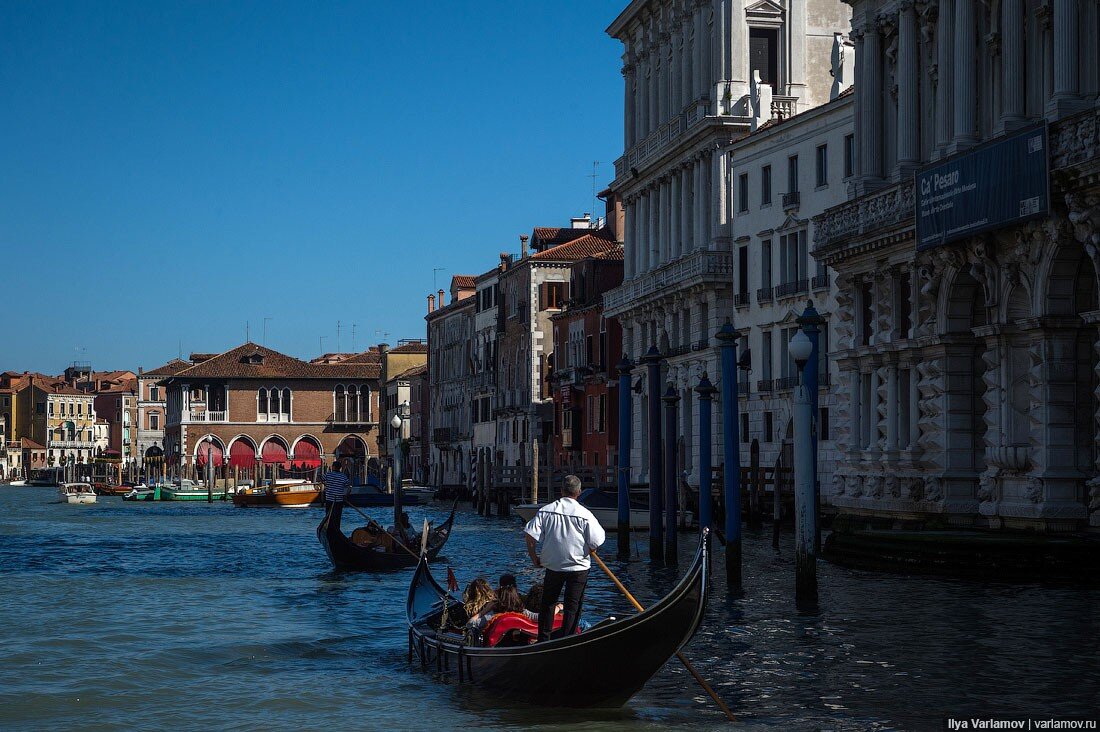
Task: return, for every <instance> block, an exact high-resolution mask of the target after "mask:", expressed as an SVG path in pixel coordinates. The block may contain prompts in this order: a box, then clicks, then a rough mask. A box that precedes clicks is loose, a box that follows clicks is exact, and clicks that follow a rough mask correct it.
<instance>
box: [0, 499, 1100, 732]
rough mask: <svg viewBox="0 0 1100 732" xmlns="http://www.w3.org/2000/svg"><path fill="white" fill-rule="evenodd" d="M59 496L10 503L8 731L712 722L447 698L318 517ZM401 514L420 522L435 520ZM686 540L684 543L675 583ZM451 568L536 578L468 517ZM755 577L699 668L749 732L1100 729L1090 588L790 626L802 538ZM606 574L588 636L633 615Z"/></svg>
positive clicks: (761, 556) (833, 591)
mask: <svg viewBox="0 0 1100 732" xmlns="http://www.w3.org/2000/svg"><path fill="white" fill-rule="evenodd" d="M53 496H54V492H53V490H51V489H36V488H7V487H0V628H2V629H3V630H2V631H0V633H2V636H0V637H2V639H3V642H2V644H0V728H5V729H66V728H70V729H71V728H80V729H166V728H172V729H272V730H289V729H322V728H324V729H329V730H333V731H335V730H376V729H388V730H405V729H410V730H421V729H423V730H447V729H455V728H459V727H467V728H480V729H515V728H518V727H531V728H537V729H546V730H549V729H556V728H559V727H568V728H571V729H593V730H595V729H601V730H603V729H653V730H656V729H664V728H667V727H669V726H672V725H678V726H679V725H682V726H688V727H694V728H698V729H712V728H717V727H720V726H722V723H723V717H721V716H720V714H719V713H718V712H717V711H716V710H715V709H714V707H713V706H712V705H711V704H710V703H709V701H708V700H707V699H706V698H705V697H704V696H702V695H701V693H700V691H699V690H698V689H697V688H696V686H695V685H694V683H693V681H692V680H691V678H690V677H689V676H688V675H687V673H686V672H685V671H684V670H683V669H682V668H681V667H679V666H678V664H676V662H675V661H674V662H672V663H670V664H668V665H667V666H666V667H665V668H664V669H663V670H662V671H661V672H660V673H659V674H658V675H657V676H656V677H654V678H653V680H652V681H651V682H650V683H649V684H648V685H647V686H646V688H645V689H644V690H643V691H642V692H641V693H640V694H639V695H638V696H636V697H635V698H634V699H633V700H632V701H631V702H630V703H629V704H628V705H627V706H626V707H625V708H624V709H622V710H614V711H596V712H592V711H558V710H552V711H548V710H545V709H533V708H530V707H517V706H503V707H502V706H500V705H499V704H497V703H496V700H494V699H492V698H491V697H487V696H486V695H484V694H480V693H477V692H476V691H475V690H472V689H469V688H466V687H460V686H457V685H455V684H450V683H440V681H439V680H438V679H436V678H435V677H434V676H433V675H432V674H430V673H426V672H423V671H421V670H420V669H419V667H417V666H412V665H410V664H408V663H407V662H406V656H405V652H406V639H407V634H406V627H405V623H404V597H405V592H406V590H407V588H408V582H409V579H410V577H411V571H406V572H399V573H395V574H386V575H372V574H355V573H337V572H334V571H332V570H331V569H330V566H329V564H328V560H327V558H326V557H325V555H324V553H323V551H322V550H321V548H320V546H319V545H318V544H317V540H316V538H315V536H314V533H313V529H314V526H315V524H316V523H317V521H318V520H319V516H320V512H319V511H317V510H313V509H304V510H286V509H270V510H264V509H239V508H235V507H234V506H232V505H231V504H224V503H215V504H214V505H207V504H205V503H194V504H189V503H124V502H122V501H121V500H120V499H117V498H100V499H99V500H100V502H99V503H98V504H96V505H94V506H67V505H58V504H53V503H50V501H52V500H53ZM368 512H369V513H371V514H372V515H374V516H377V517H378V518H379V519H382V520H384V519H386V518H387V513H386V512H385V511H383V510H379V509H369V510H368ZM410 512H411V514H412V516H413V520H414V522H419V521H420V520H421V519H422V518H423V517H428V518H430V519H432V520H433V521H439V520H441V518H442V516H443V510H442V509H441V508H440V507H428V508H422V509H418V508H413V509H411V511H410ZM351 517H354V513H352V514H350V516H349V520H350V518H351ZM646 542H647V540H646V537H645V535H642V536H641V539H640V540H639V541H638V542H637V548H638V550H639V551H641V552H642V553H643V554H644V553H645V551H646ZM689 543H690V541H689V540H688V536H687V535H686V534H685V535H681V544H682V547H681V550H682V551H681V553H682V556H683V560H682V561H683V563H684V564H686V562H687V560H688V555H689V554H690V551H691V548H690V547H688V546H686V544H689ZM605 554H607V555H609V556H611V555H613V554H614V540H613V539H612V540H611V541H610V543H609V544H608V546H607V550H606V551H605ZM446 557H447V561H446V563H447V564H450V565H451V566H453V567H454V569H455V572H456V574H457V575H458V578H459V581H460V582H462V583H463V584H464V583H465V582H466V581H467V580H469V579H470V578H472V577H473V576H474V575H475V574H478V573H484V574H486V575H487V576H489V577H490V578H493V579H495V577H496V575H498V574H499V573H500V572H502V571H509V570H522V571H521V572H518V574H519V575H520V585H521V587H525V586H526V585H528V584H529V583H530V582H531V581H532V580H533V578H534V576H535V575H534V572H533V571H532V570H531V569H530V568H529V566H528V564H527V562H526V561H525V559H526V557H525V553H524V550H523V542H522V540H521V537H520V523H519V520H518V519H499V518H490V519H485V518H481V517H478V516H477V514H476V513H472V512H470V511H469V510H468V509H463V510H462V513H461V514H460V516H459V517H458V519H457V521H456V528H455V532H454V535H453V536H452V538H451V540H450V543H449V544H448V546H447V549H446ZM610 564H611V566H612V568H613V569H615V570H616V572H618V573H619V576H620V577H621V578H622V579H623V581H624V582H625V583H626V584H627V585H628V586H629V587H631V588H632V589H633V590H634V592H635V594H636V595H637V596H638V598H639V599H640V600H641V601H642V602H643V603H646V602H651V601H653V600H654V599H655V598H657V597H659V596H660V595H662V594H663V593H664V592H665V591H667V589H668V588H669V587H671V585H672V583H673V582H674V581H675V572H674V571H673V570H653V569H651V568H650V567H649V566H648V565H647V564H646V563H645V562H642V561H634V562H631V563H628V564H621V563H618V562H611V563H610ZM437 566H439V565H437ZM745 567H746V577H745V583H744V584H745V588H744V593H743V594H742V595H740V596H738V597H736V598H732V599H731V598H729V597H727V594H726V592H725V587H724V585H723V574H724V571H723V565H722V563H721V559H719V560H718V562H717V563H716V565H715V571H714V572H713V576H714V579H715V592H714V595H713V600H712V602H711V604H710V607H709V609H708V613H707V618H706V621H705V623H704V626H703V628H702V629H701V630H700V632H699V634H698V635H697V636H696V638H695V640H694V641H693V642H692V644H691V645H690V646H689V647H688V648H687V651H686V652H687V655H688V656H689V657H690V658H691V659H692V660H693V661H694V662H695V664H696V666H697V668H698V669H699V670H700V671H701V672H702V674H703V675H704V676H705V677H706V678H708V679H710V680H711V681H712V683H713V684H714V686H715V688H717V689H718V690H719V692H720V693H721V694H722V695H723V696H724V697H725V699H726V700H727V702H728V704H729V705H730V706H731V707H732V708H733V710H734V712H735V713H736V714H737V715H738V716H739V718H740V719H741V721H742V723H743V725H742V726H743V727H744V728H746V729H758V728H759V729H762V728H765V727H767V728H776V729H795V730H801V729H818V728H822V729H842V730H847V729H851V730H862V729H938V728H940V726H941V724H942V722H941V720H942V717H943V715H945V714H947V713H952V714H955V715H962V714H966V713H973V714H976V713H987V714H988V713H999V714H1014V713H1017V714H1030V715H1085V714H1094V713H1096V711H1097V709H1100V640H1098V639H1100V591H1097V590H1095V589H1092V590H1089V589H1079V588H1072V587H1042V586H1035V585H1029V586H1008V585H981V584H974V583H970V582H955V581H950V580H942V579H932V578H909V577H898V576H891V575H879V574H871V573H866V572H858V571H853V570H848V569H844V568H840V567H834V566H831V565H828V564H824V563H823V564H822V565H821V567H820V581H821V603H820V607H819V610H818V611H817V612H814V613H799V612H798V611H797V610H796V608H795V606H794V602H793V589H792V588H793V565H792V561H791V552H790V544H789V540H788V543H787V544H785V545H784V547H783V550H782V551H781V552H780V553H779V554H776V553H775V552H773V550H772V549H771V546H770V540H769V539H768V538H766V537H763V536H761V537H753V536H749V537H747V541H746V558H745ZM597 572H598V570H593V574H592V579H591V581H590V583H589V592H588V595H587V598H586V603H587V605H586V608H587V609H586V617H588V618H589V619H593V618H598V617H600V616H602V615H604V614H608V613H618V614H621V613H624V612H628V606H627V605H626V602H625V601H624V600H623V599H622V598H620V597H619V596H618V595H617V594H616V593H615V590H614V588H613V587H612V586H611V584H610V582H608V581H607V580H606V579H605V578H604V577H603V576H602V575H598V574H597ZM592 663H593V665H598V664H599V659H593V662H592Z"/></svg>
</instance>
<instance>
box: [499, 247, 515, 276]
mask: <svg viewBox="0 0 1100 732" xmlns="http://www.w3.org/2000/svg"><path fill="white" fill-rule="evenodd" d="M511 263H512V257H511V256H510V255H509V254H508V253H507V252H501V253H500V271H501V272H507V271H508V265H509V264H511Z"/></svg>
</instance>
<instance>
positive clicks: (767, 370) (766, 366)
mask: <svg viewBox="0 0 1100 732" xmlns="http://www.w3.org/2000/svg"><path fill="white" fill-rule="evenodd" d="M760 351H761V353H760V376H761V378H763V379H764V381H771V379H772V332H771V331H770V330H766V331H764V342H763V346H762V347H761V349H760Z"/></svg>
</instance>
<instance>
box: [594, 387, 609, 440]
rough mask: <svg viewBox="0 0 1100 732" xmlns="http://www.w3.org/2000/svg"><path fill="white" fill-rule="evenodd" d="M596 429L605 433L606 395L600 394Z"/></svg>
mask: <svg viewBox="0 0 1100 732" xmlns="http://www.w3.org/2000/svg"><path fill="white" fill-rule="evenodd" d="M596 427H597V429H598V431H600V432H607V394H600V398H599V410H598V411H597V412H596Z"/></svg>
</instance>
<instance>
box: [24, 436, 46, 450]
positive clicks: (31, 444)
mask: <svg viewBox="0 0 1100 732" xmlns="http://www.w3.org/2000/svg"><path fill="white" fill-rule="evenodd" d="M21 447H22V448H23V449H24V450H45V449H46V446H45V445H39V444H38V443H37V442H35V441H34V440H32V439H31V438H29V437H24V438H22V440H21Z"/></svg>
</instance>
